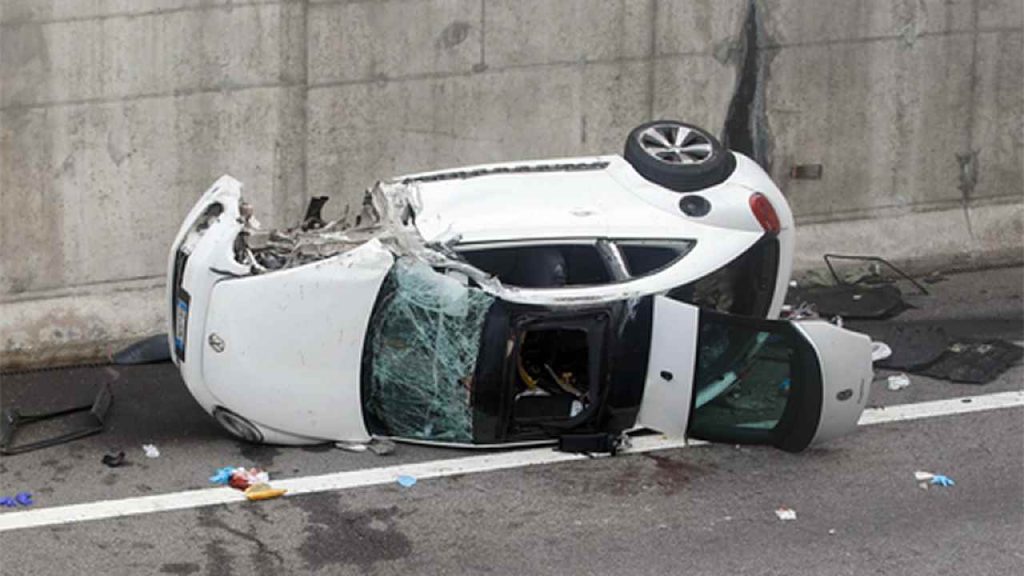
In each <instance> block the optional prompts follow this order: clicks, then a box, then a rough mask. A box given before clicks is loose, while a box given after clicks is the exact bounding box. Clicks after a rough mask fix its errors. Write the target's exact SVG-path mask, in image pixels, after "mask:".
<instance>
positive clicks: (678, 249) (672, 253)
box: [615, 240, 694, 278]
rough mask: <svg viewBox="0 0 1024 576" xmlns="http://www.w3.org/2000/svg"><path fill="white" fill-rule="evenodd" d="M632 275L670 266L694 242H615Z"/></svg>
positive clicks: (643, 274)
mask: <svg viewBox="0 0 1024 576" xmlns="http://www.w3.org/2000/svg"><path fill="white" fill-rule="evenodd" d="M615 245H616V246H617V247H618V249H619V253H620V254H622V259H623V260H624V261H625V263H626V268H627V270H628V271H629V275H630V276H632V277H634V278H635V277H637V276H647V275H648V274H653V273H655V272H657V271H659V270H662V269H663V268H666V267H668V266H670V265H671V264H672V263H673V262H675V261H676V260H679V259H680V258H682V257H683V256H685V255H686V253H687V252H689V251H690V250H691V249H692V248H693V245H694V242H689V241H673V242H659V241H643V240H637V241H628V240H626V241H624V240H619V241H616V242H615Z"/></svg>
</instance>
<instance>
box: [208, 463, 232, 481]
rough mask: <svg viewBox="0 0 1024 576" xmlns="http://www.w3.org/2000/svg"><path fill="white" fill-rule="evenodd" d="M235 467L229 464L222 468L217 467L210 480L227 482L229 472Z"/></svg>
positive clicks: (229, 479)
mask: <svg viewBox="0 0 1024 576" xmlns="http://www.w3.org/2000/svg"><path fill="white" fill-rule="evenodd" d="M234 470H235V469H234V468H232V467H231V466H225V467H223V468H217V473H216V474H214V475H213V476H210V482H212V483H214V484H227V483H228V482H230V481H231V473H232V472H233V471H234Z"/></svg>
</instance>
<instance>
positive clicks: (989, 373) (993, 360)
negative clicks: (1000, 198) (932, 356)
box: [920, 340, 1024, 384]
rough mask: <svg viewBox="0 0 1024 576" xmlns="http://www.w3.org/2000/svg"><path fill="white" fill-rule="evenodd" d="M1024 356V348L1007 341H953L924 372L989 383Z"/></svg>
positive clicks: (955, 379)
mask: <svg viewBox="0 0 1024 576" xmlns="http://www.w3.org/2000/svg"><path fill="white" fill-rule="evenodd" d="M1022 359H1024V348H1021V347H1020V346H1017V345H1016V344H1011V343H1010V342H1006V341H1004V340H960V341H956V342H953V343H951V344H950V345H949V347H948V348H946V350H945V351H944V353H943V354H942V356H941V357H939V359H938V360H937V361H936V362H934V363H932V364H930V365H928V366H927V367H925V368H924V369H922V370H921V371H920V373H921V374H922V375H925V376H929V377H932V378H940V379H942V380H949V381H951V382H960V383H963V384H988V383H989V382H991V381H992V380H995V379H996V378H998V377H999V375H1000V374H1002V373H1003V372H1005V371H1006V370H1007V369H1009V368H1010V366H1013V365H1014V364H1016V363H1019V362H1020V361H1021V360H1022Z"/></svg>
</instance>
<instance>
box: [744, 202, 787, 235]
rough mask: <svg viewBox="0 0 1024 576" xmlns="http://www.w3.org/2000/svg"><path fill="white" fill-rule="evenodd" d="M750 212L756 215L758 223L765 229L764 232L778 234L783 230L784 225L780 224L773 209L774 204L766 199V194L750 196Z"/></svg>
mask: <svg viewBox="0 0 1024 576" xmlns="http://www.w3.org/2000/svg"><path fill="white" fill-rule="evenodd" d="M750 211H751V212H753V213H754V218H757V222H758V223H759V224H760V225H761V228H764V231H765V232H767V233H769V234H778V233H779V230H781V229H782V225H781V224H780V223H779V215H778V214H776V213H775V208H774V207H772V203H771V202H769V201H768V199H767V198H765V196H764V194H761V193H760V192H755V193H754V194H751V195H750Z"/></svg>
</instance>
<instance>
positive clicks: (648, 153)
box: [623, 120, 736, 192]
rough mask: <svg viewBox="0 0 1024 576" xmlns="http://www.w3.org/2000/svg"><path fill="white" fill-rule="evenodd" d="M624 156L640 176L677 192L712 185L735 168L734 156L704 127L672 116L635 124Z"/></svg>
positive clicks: (690, 190)
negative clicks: (673, 118) (680, 120)
mask: <svg viewBox="0 0 1024 576" xmlns="http://www.w3.org/2000/svg"><path fill="white" fill-rule="evenodd" d="M623 156H624V157H625V158H626V161H627V162H629V163H630V164H632V165H633V168H634V169H635V170H636V171H637V172H639V173H640V175H641V176H643V177H644V178H646V179H648V180H650V181H651V182H654V183H655V184H660V185H661V186H664V187H665V188H668V189H669V190H674V191H676V192H692V191H694V190H700V189H703V188H707V187H709V186H714V185H715V184H719V183H721V182H723V181H725V179H726V178H728V177H729V175H730V174H732V171H733V169H734V168H736V157H735V156H733V155H732V152H730V151H728V150H726V149H725V147H724V146H722V144H721V143H720V142H719V141H718V140H717V139H716V138H715V137H714V136H712V135H711V134H710V133H709V132H708V131H707V130H704V129H703V128H698V127H697V126H693V125H692V124H686V123H683V122H676V121H674V120H658V121H655V122H648V123H647V124H642V125H640V126H637V127H636V128H634V129H633V131H632V132H630V133H629V137H628V138H626V151H625V153H624V154H623Z"/></svg>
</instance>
